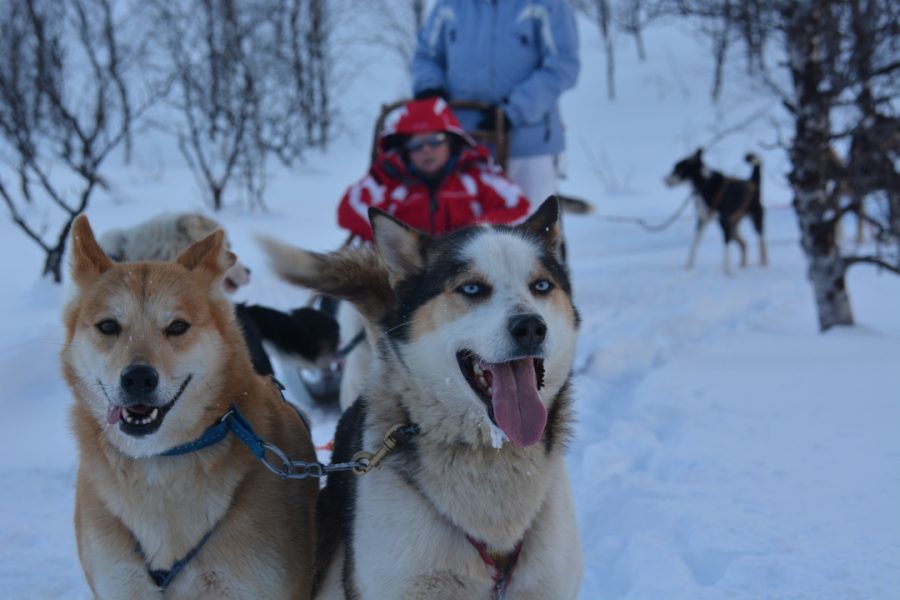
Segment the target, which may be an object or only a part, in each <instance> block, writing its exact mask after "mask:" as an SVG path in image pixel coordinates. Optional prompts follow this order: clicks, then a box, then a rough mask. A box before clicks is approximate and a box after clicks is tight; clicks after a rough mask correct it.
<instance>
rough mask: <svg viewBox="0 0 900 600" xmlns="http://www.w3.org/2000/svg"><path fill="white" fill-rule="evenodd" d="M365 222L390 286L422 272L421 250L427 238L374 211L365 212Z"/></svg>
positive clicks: (388, 216)
mask: <svg viewBox="0 0 900 600" xmlns="http://www.w3.org/2000/svg"><path fill="white" fill-rule="evenodd" d="M369 222H370V223H372V232H373V234H374V236H375V247H376V248H378V253H379V254H380V255H381V259H382V260H383V261H384V264H385V265H386V266H387V269H388V272H389V273H390V276H391V284H392V285H393V284H394V283H396V282H397V281H400V280H402V279H406V278H407V277H409V276H410V275H413V274H415V273H418V272H420V271H422V270H423V269H424V268H425V259H424V254H423V252H422V250H423V249H424V247H425V244H426V243H427V241H428V240H429V239H430V238H429V237H428V236H427V235H425V234H424V233H422V232H420V231H417V230H416V229H413V228H412V227H410V226H409V225H406V224H405V223H402V222H400V221H398V220H397V219H395V218H394V217H392V216H391V215H389V214H387V213H386V212H384V211H383V210H379V209H377V208H369Z"/></svg>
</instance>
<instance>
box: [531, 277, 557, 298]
mask: <svg viewBox="0 0 900 600" xmlns="http://www.w3.org/2000/svg"><path fill="white" fill-rule="evenodd" d="M552 289H553V284H552V283H550V282H549V281H547V280H546V279H538V280H537V281H535V282H534V283H532V284H531V290H532V291H533V292H534V293H535V294H541V295H543V294H547V293H549V292H550V290H552Z"/></svg>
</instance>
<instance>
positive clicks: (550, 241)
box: [519, 196, 563, 260]
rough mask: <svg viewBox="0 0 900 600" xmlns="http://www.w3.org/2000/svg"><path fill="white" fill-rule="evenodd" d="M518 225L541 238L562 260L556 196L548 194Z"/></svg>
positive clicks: (560, 227)
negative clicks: (531, 213) (532, 212)
mask: <svg viewBox="0 0 900 600" xmlns="http://www.w3.org/2000/svg"><path fill="white" fill-rule="evenodd" d="M519 227H521V228H522V229H524V230H525V231H526V232H528V233H529V234H531V235H532V236H534V237H536V238H538V239H539V240H541V241H542V242H543V243H544V245H546V247H547V248H548V249H550V251H551V252H552V253H553V255H554V256H556V258H557V259H559V260H562V258H563V256H562V242H563V237H562V222H561V220H560V211H559V199H558V198H557V197H556V196H548V197H547V199H546V200H544V202H543V203H542V204H541V205H540V206H539V207H538V209H537V210H536V211H534V214H533V215H531V216H530V217H528V218H527V219H526V220H525V221H524V222H523V223H522V224H521V225H519Z"/></svg>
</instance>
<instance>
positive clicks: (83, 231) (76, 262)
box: [71, 214, 113, 287]
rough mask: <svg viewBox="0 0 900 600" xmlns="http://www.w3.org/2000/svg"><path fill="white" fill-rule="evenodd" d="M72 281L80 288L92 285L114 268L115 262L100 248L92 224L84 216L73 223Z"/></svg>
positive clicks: (80, 216)
mask: <svg viewBox="0 0 900 600" xmlns="http://www.w3.org/2000/svg"><path fill="white" fill-rule="evenodd" d="M71 240H72V265H71V273H72V280H73V281H74V282H75V284H76V285H77V286H78V287H86V286H88V285H90V284H92V283H93V282H94V281H96V279H97V278H98V277H100V275H101V274H103V273H104V272H105V271H106V270H107V269H109V268H111V267H112V266H113V262H112V261H111V260H110V259H109V257H108V256H106V254H105V253H104V252H103V250H102V249H101V248H100V245H99V244H98V243H97V239H96V238H95V237H94V232H93V231H92V230H91V224H90V223H88V219H87V217H86V216H85V215H84V214H80V215H78V216H77V217H75V221H74V222H73V223H72V238H71Z"/></svg>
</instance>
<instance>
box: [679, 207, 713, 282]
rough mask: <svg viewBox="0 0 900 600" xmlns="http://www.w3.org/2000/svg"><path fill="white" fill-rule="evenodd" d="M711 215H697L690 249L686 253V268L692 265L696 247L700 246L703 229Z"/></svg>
mask: <svg viewBox="0 0 900 600" xmlns="http://www.w3.org/2000/svg"><path fill="white" fill-rule="evenodd" d="M710 218H711V215H709V214H700V215H699V216H698V217H697V228H696V229H695V230H694V241H693V243H692V244H691V251H690V253H689V254H688V259H687V264H686V265H685V268H686V269H691V268H693V266H694V258H695V257H696V256H697V248H698V247H699V246H700V239H701V238H702V237H703V230H704V229H706V225H707V224H708V223H709V221H710Z"/></svg>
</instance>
